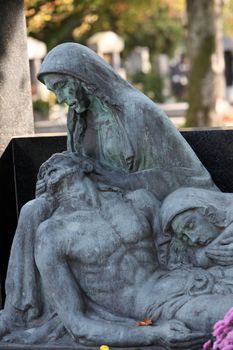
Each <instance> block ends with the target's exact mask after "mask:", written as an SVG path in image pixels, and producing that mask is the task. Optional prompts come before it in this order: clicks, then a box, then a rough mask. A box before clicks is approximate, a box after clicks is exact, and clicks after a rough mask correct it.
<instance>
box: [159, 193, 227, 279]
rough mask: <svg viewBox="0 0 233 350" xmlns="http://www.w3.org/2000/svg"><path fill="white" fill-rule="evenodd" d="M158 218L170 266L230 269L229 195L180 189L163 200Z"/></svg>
mask: <svg viewBox="0 0 233 350" xmlns="http://www.w3.org/2000/svg"><path fill="white" fill-rule="evenodd" d="M160 217H161V223H162V230H163V233H164V236H165V237H167V243H168V245H169V244H170V251H169V249H167V251H166V254H167V258H168V257H169V259H168V260H169V262H170V263H171V262H172V264H173V265H174V264H175V265H177V262H180V263H181V264H182V263H187V262H189V263H192V264H194V265H197V266H202V267H205V268H207V267H213V266H216V265H225V266H232V264H233V258H232V256H233V234H232V233H233V195H232V193H222V192H216V191H210V190H204V189H198V188H180V189H178V190H176V191H174V192H173V193H171V194H170V195H168V196H167V197H166V198H165V200H164V201H163V204H162V206H161V214H160ZM167 248H168V246H167ZM164 260H165V259H164ZM232 277H233V275H232ZM231 279H232V278H231Z"/></svg>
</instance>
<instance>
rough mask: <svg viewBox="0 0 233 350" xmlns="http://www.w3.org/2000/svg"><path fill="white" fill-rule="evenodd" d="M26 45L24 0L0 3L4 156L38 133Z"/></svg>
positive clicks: (0, 101) (0, 115) (0, 122)
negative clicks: (16, 141) (17, 140)
mask: <svg viewBox="0 0 233 350" xmlns="http://www.w3.org/2000/svg"><path fill="white" fill-rule="evenodd" d="M26 45H27V44H26V26H25V17H24V8H23V0H7V1H6V0H0V155H1V154H2V153H3V151H4V149H5V148H6V146H7V144H8V143H9V141H10V139H11V137H12V136H14V135H23V134H24V135H25V134H32V133H33V132H34V125H33V116H32V103H31V94H30V81H29V64H28V58H27V46H26ZM0 307H1V298H0Z"/></svg>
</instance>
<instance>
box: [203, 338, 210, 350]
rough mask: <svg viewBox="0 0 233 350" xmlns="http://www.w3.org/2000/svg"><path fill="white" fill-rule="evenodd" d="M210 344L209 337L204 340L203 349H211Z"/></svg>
mask: <svg viewBox="0 0 233 350" xmlns="http://www.w3.org/2000/svg"><path fill="white" fill-rule="evenodd" d="M211 346H212V340H211V339H209V340H208V341H207V342H205V344H204V345H203V350H208V349H211Z"/></svg>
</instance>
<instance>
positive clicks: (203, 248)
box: [0, 43, 233, 349]
mask: <svg viewBox="0 0 233 350" xmlns="http://www.w3.org/2000/svg"><path fill="white" fill-rule="evenodd" d="M38 78H39V80H40V81H41V82H42V83H44V84H45V85H46V86H47V88H48V89H50V90H51V91H53V92H54V93H55V94H56V96H57V100H58V102H59V103H63V102H65V103H66V104H67V105H68V106H69V112H68V117H67V133H68V137H67V150H66V151H64V152H63V153H60V154H54V155H53V156H52V157H51V158H50V159H49V160H47V161H46V162H45V163H44V164H42V166H41V168H40V170H39V173H38V181H37V185H36V198H35V199H33V200H32V201H30V202H28V203H27V204H26V205H25V206H24V207H23V208H22V210H21V214H20V218H19V222H18V227H17V230H16V234H15V238H14V241H13V245H12V250H11V256H10V260H9V266H8V274H7V279H6V302H5V306H4V309H3V310H2V311H1V312H0V338H1V342H0V344H4V343H7V342H8V343H16V344H32V345H31V346H32V348H33V344H45V345H46V346H47V347H48V349H49V347H50V346H51V345H52V344H57V345H67V346H72V347H73V348H74V349H75V348H76V347H77V348H78V347H79V346H80V344H84V345H93V346H99V345H101V344H106V343H107V344H108V345H110V346H120V347H128V346H146V345H158V346H159V345H160V346H163V347H164V348H166V349H200V347H201V344H202V343H203V342H204V341H205V340H206V339H208V336H209V333H210V330H211V327H212V325H213V324H214V322H215V321H216V320H218V319H219V318H222V317H223V315H224V314H225V312H226V311H227V310H228V309H229V308H230V307H231V306H232V305H233V287H232V283H233V258H232V255H233V247H232V246H233V238H232V234H231V227H232V225H231V222H232V221H233V209H232V208H233V195H231V194H224V193H221V192H220V191H219V189H218V188H217V187H216V186H215V184H214V183H213V181H212V179H211V176H210V174H209V173H208V171H207V170H206V169H205V168H204V166H203V165H202V164H201V162H200V161H199V159H198V158H197V156H196V155H195V153H194V152H193V151H192V149H191V148H190V146H189V145H188V144H187V143H186V141H185V140H184V139H183V137H182V136H181V134H180V133H179V132H178V131H177V130H176V129H175V127H174V126H173V125H172V124H171V122H170V121H169V119H168V118H167V116H166V115H165V114H164V113H163V112H162V111H161V110H160V109H159V108H158V107H157V106H156V105H155V104H154V103H153V102H152V101H151V100H150V99H149V98H147V97H146V96H145V95H143V94H142V93H141V92H139V91H138V90H137V89H135V88H134V87H132V86H131V85H130V84H129V83H128V82H127V81H125V80H124V79H122V78H121V77H120V76H119V75H118V74H117V73H116V72H115V71H114V70H113V69H112V68H111V67H110V66H109V65H108V64H107V63H105V62H104V61H103V60H102V59H101V58H100V57H99V56H97V55H96V54H95V53H94V52H92V51H91V50H90V49H88V48H87V47H85V46H82V45H79V44H77V43H65V44H61V45H59V46H57V47H55V48H54V49H53V50H51V51H50V52H49V54H48V55H47V56H46V58H45V60H44V61H43V64H42V66H41V70H40V73H39V76H38ZM226 203H227V205H225V204H226ZM224 205H225V206H224ZM226 206H227V208H228V209H226ZM229 206H231V207H230V208H229ZM222 266H227V268H225V269H223V267H222ZM213 305H214V307H213ZM142 325H145V326H142Z"/></svg>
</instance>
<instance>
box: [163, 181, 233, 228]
mask: <svg viewBox="0 0 233 350" xmlns="http://www.w3.org/2000/svg"><path fill="white" fill-rule="evenodd" d="M197 208H199V209H202V212H203V214H204V215H205V216H206V217H207V218H208V220H209V221H211V222H213V223H214V224H216V225H217V226H219V227H226V226H228V225H229V224H230V223H231V222H232V221H233V194H232V193H223V192H218V191H211V190H206V189H200V188H191V187H186V188H179V189H178V190H176V191H174V192H172V193H171V194H169V195H168V196H167V197H166V198H165V200H164V201H163V204H162V206H161V212H160V217H161V224H162V229H163V232H164V233H168V232H169V230H170V226H171V222H172V220H173V219H174V218H175V216H177V215H178V214H181V213H183V212H185V211H186V210H190V209H197Z"/></svg>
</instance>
